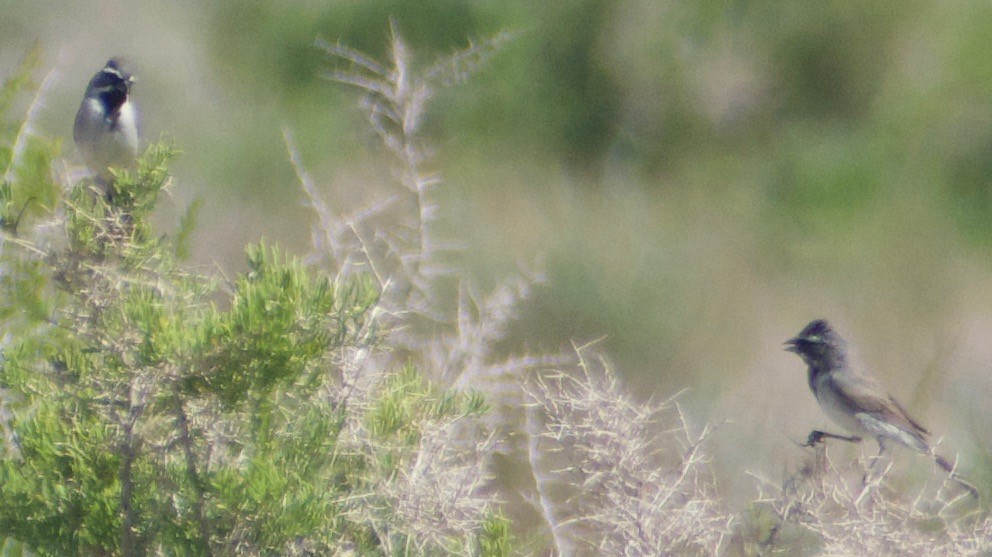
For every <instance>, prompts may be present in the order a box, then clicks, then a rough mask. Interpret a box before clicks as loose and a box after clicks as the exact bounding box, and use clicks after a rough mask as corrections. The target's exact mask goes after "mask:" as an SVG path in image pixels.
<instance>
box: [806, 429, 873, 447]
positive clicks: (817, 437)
mask: <svg viewBox="0 0 992 557" xmlns="http://www.w3.org/2000/svg"><path fill="white" fill-rule="evenodd" d="M824 439H839V440H841V441H847V442H848V443H860V442H861V438H860V437H848V436H847V435H838V434H836V433H828V432H826V431H820V430H818V429H814V430H813V431H811V432H810V433H809V437H807V438H806V443H804V444H803V447H813V446H815V445H816V444H817V443H822V442H823V440H824Z"/></svg>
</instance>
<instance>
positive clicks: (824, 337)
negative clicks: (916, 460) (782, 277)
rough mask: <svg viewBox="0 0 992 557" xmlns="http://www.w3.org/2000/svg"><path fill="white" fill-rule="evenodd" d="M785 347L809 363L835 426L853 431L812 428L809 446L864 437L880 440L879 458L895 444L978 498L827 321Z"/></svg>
mask: <svg viewBox="0 0 992 557" xmlns="http://www.w3.org/2000/svg"><path fill="white" fill-rule="evenodd" d="M785 345H786V348H785V349H786V350H787V351H789V352H794V353H796V354H798V355H799V356H800V357H801V358H802V359H803V361H804V362H805V363H806V366H807V372H808V380H809V388H810V390H811V391H813V396H815V397H816V400H817V402H818V403H819V404H820V408H822V409H823V411H824V413H825V414H826V415H827V416H828V417H829V418H830V419H831V420H833V421H834V422H835V423H837V425H839V426H841V427H843V428H844V429H846V430H848V431H849V432H851V433H853V434H854V435H855V436H853V437H847V436H844V435H837V434H832V433H826V432H823V431H819V430H814V431H813V432H812V433H810V435H809V438H808V439H807V442H806V446H813V445H815V444H817V443H819V442H821V441H822V440H823V439H824V438H833V439H841V440H845V441H851V442H860V441H861V436H862V435H866V436H870V437H874V438H875V440H876V441H877V442H878V457H881V456H882V453H884V452H885V450H886V448H887V444H888V443H889V442H894V443H895V444H897V445H901V446H904V447H907V448H910V449H912V450H914V451H917V452H920V453H923V454H926V455H929V456H931V457H933V459H934V461H935V462H936V463H937V465H938V466H940V468H941V469H943V470H944V471H945V472H947V473H948V474H950V475H951V477H952V478H953V479H954V480H956V481H957V482H958V483H959V484H961V485H962V487H964V488H965V489H966V490H967V491H968V492H969V493H970V494H971V495H972V496H973V497H975V498H977V497H978V491H977V489H976V488H975V487H974V486H973V485H971V484H970V483H968V482H967V481H965V480H964V479H963V478H961V476H959V475H958V474H957V473H956V472H955V471H954V467H953V466H952V465H951V464H950V463H949V462H948V461H947V460H946V459H944V458H943V457H941V456H939V455H937V454H936V453H935V452H934V449H933V446H932V445H931V444H930V441H929V436H930V432H929V431H928V430H927V429H926V428H925V427H923V426H922V425H920V422H918V421H916V420H915V419H913V418H912V417H910V415H909V413H908V412H907V411H906V409H905V407H903V405H902V404H900V403H899V402H898V401H897V400H896V399H895V398H894V397H892V396H891V395H889V394H888V393H887V392H886V391H885V389H884V388H883V387H882V386H881V385H880V384H879V383H878V381H876V380H875V379H874V378H873V377H871V376H870V375H867V374H865V373H859V372H858V371H857V370H855V369H854V367H853V366H852V365H851V363H850V361H849V359H848V353H847V344H846V343H845V342H844V339H842V338H841V336H840V335H839V334H837V332H836V331H835V330H834V329H833V327H831V326H830V324H829V323H827V321H826V320H824V319H817V320H814V321H812V322H811V323H810V324H808V325H806V327H805V328H803V330H802V331H800V332H799V334H798V335H797V336H795V337H794V338H791V339H789V340H787V341H786V342H785ZM878 457H876V458H878ZM876 462H877V460H876Z"/></svg>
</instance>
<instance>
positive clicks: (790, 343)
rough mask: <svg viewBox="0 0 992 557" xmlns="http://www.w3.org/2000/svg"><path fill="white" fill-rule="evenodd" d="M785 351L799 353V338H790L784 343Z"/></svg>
mask: <svg viewBox="0 0 992 557" xmlns="http://www.w3.org/2000/svg"><path fill="white" fill-rule="evenodd" d="M785 351H786V352H796V353H798V352H799V337H796V338H790V339H789V340H787V341H785Z"/></svg>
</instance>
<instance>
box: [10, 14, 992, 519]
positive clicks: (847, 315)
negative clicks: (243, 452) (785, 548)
mask: <svg viewBox="0 0 992 557" xmlns="http://www.w3.org/2000/svg"><path fill="white" fill-rule="evenodd" d="M986 8H987V6H985V5H984V4H982V3H980V2H963V3H956V4H953V5H949V4H946V3H937V2H907V3H899V4H896V3H879V2H873V3H872V2H870V3H860V4H856V5H854V4H850V3H841V2H818V3H781V2H767V1H756V2H740V1H736V2H722V3H721V2H717V3H683V4H676V3H660V2H653V1H650V0H628V1H620V2H612V3H608V2H592V1H585V2H583V1H572V2H563V3H537V2H524V1H519V2H513V1H511V2H489V1H480V2H456V1H453V0H446V1H431V2H404V1H402V0H395V1H384V2H359V3H355V2H344V1H327V2H324V1H308V2H295V3H292V4H286V3H281V2H275V1H251V2H216V3H210V4H202V5H201V4H199V3H192V2H187V3H174V4H170V5H169V6H161V5H158V4H154V5H153V4H152V3H133V4H132V3H123V2H104V3H102V4H101V5H100V6H99V7H97V8H91V7H87V8H82V7H77V6H75V5H74V4H70V3H63V4H62V5H61V6H58V7H56V8H53V7H52V5H51V4H49V5H46V6H45V7H34V6H33V5H30V4H21V5H16V6H4V7H3V10H4V15H5V17H4V18H2V19H0V30H2V31H3V33H2V36H3V37H4V39H3V40H4V41H5V42H4V45H5V47H6V48H5V49H4V51H5V52H7V53H8V54H5V55H4V57H3V58H0V63H2V64H4V69H6V68H8V67H10V68H12V67H13V64H14V61H15V60H18V59H19V58H20V57H21V53H22V52H23V50H24V49H25V46H24V45H27V44H30V42H31V41H32V40H35V39H37V40H39V41H40V43H41V45H42V48H43V51H44V52H45V53H47V54H48V57H47V58H46V62H48V63H50V65H53V66H57V67H58V68H60V75H59V79H58V80H56V82H55V85H54V86H53V89H52V91H51V94H50V95H49V96H48V100H47V102H46V105H45V108H44V110H43V111H42V113H41V115H40V118H41V120H40V124H39V125H40V126H41V127H43V128H45V129H46V130H45V131H48V132H51V135H53V136H62V137H68V136H69V133H68V131H69V127H70V123H71V119H72V114H73V112H74V111H75V108H76V106H77V104H78V100H79V96H80V95H81V94H82V91H83V88H84V86H85V83H86V81H87V80H88V79H89V77H90V75H91V74H92V72H93V71H95V70H96V69H97V68H99V67H100V65H101V64H102V63H103V62H104V61H105V60H106V58H108V57H109V56H110V55H111V54H124V55H126V56H128V57H130V58H131V59H132V60H133V61H134V62H135V63H136V64H137V67H136V68H135V72H136V73H137V74H138V75H139V80H140V81H139V88H138V101H139V103H141V106H142V108H143V115H144V124H145V126H144V128H145V130H146V132H147V134H149V138H150V139H156V138H157V137H158V136H159V134H165V135H166V136H168V137H172V138H175V139H176V141H177V143H178V144H179V145H181V146H182V150H183V154H182V156H181V157H180V158H179V160H178V161H177V165H176V166H175V171H176V175H177V178H176V184H175V186H174V187H173V192H174V195H175V196H176V198H177V199H176V205H177V206H178V207H184V206H185V205H186V202H187V201H188V200H189V199H190V198H192V197H193V196H196V195H199V196H201V197H202V198H203V199H204V203H203V210H202V214H201V216H200V218H199V219H198V220H199V223H200V231H199V232H198V233H197V234H196V235H195V237H194V238H195V241H196V244H195V245H194V246H193V250H192V253H193V257H194V260H195V261H197V262H201V263H207V262H214V261H220V262H221V264H222V265H224V266H227V267H233V268H240V266H242V265H243V263H242V262H241V255H240V254H241V253H242V247H243V245H244V244H246V243H248V242H252V241H256V240H257V239H258V238H259V237H261V236H263V235H265V236H267V237H269V238H275V239H278V240H281V241H282V242H283V243H286V244H289V245H296V246H304V245H306V243H307V241H308V237H307V234H308V232H309V230H308V227H307V226H304V225H301V222H303V219H304V218H310V214H309V213H307V212H305V209H304V208H302V207H301V203H300V202H301V200H302V198H303V196H302V194H301V193H300V190H299V188H298V187H297V186H296V178H295V176H294V173H293V168H292V166H291V165H289V164H288V163H287V161H286V157H285V150H284V148H283V144H282V137H281V135H280V131H281V130H282V129H283V126H286V127H288V128H290V129H292V130H293V134H294V137H295V144H296V145H297V147H298V149H299V151H300V155H301V157H302V159H303V161H304V162H305V163H306V164H307V166H308V168H309V169H310V170H311V172H312V173H313V175H315V176H320V177H323V179H322V180H320V181H319V184H318V186H319V188H321V191H322V193H323V195H324V197H325V199H326V200H327V201H328V204H329V206H330V207H331V208H332V209H333V210H334V212H335V213H336V214H345V213H348V212H349V211H351V210H354V209H356V208H358V207H362V206H363V205H364V204H366V203H368V202H370V201H371V200H373V199H376V197H377V196H378V195H379V194H381V193H382V191H381V190H386V191H387V192H388V191H389V186H381V188H380V187H379V186H376V185H370V184H386V183H388V182H389V180H388V178H389V175H390V174H389V173H390V168H389V167H388V165H387V164H385V163H383V160H382V159H385V157H381V158H380V157H377V156H375V151H374V149H373V154H372V155H370V154H369V151H368V150H367V147H369V146H370V145H372V146H374V145H376V142H375V140H374V138H373V137H372V134H371V133H370V132H368V131H367V128H366V127H365V126H364V124H363V123H362V122H361V118H360V117H359V115H358V113H357V111H356V110H355V109H354V96H353V95H352V94H350V93H349V92H344V91H343V90H342V89H341V88H334V87H331V86H330V85H329V84H328V83H327V82H326V81H325V80H322V79H321V72H323V71H325V70H326V69H327V66H326V60H325V58H324V55H323V53H322V52H321V51H320V50H318V49H316V48H314V46H313V45H314V40H315V39H317V38H323V39H325V40H327V41H330V42H332V43H333V42H335V41H338V40H340V41H342V42H343V43H346V44H348V45H350V46H353V47H356V48H358V49H359V50H362V51H365V52H369V53H370V54H372V55H376V56H378V55H382V54H383V53H385V52H387V51H388V48H389V46H388V45H389V31H388V29H389V24H388V21H389V19H390V18H392V20H393V21H395V23H396V26H397V28H398V29H400V30H401V31H402V33H403V35H404V36H405V37H406V38H407V40H408V42H409V44H410V46H411V49H412V51H413V52H415V53H416V56H417V61H418V62H419V63H421V64H422V65H429V64H430V63H432V62H433V61H434V59H435V57H436V56H437V55H443V54H446V53H449V52H452V51H454V50H457V49H459V48H461V47H463V46H464V45H465V42H466V37H480V38H481V37H487V36H491V35H493V34H494V33H497V32H501V31H511V32H515V33H518V35H517V37H516V39H515V40H514V41H513V42H511V43H510V44H509V45H507V46H506V47H505V48H504V49H503V50H502V51H501V53H500V55H499V56H498V57H496V58H495V59H493V60H492V62H491V63H490V64H489V65H488V67H487V68H486V69H485V71H483V72H480V73H479V74H477V75H476V76H474V77H473V79H472V80H470V81H468V82H466V83H462V84H459V85H457V86H455V87H453V88H450V89H448V90H447V91H446V92H444V93H442V95H441V96H440V97H439V98H438V99H436V102H434V103H433V104H432V105H431V107H430V111H429V112H428V113H427V115H426V118H427V121H426V123H425V130H426V134H427V136H428V137H429V138H430V139H431V140H432V144H433V146H434V147H435V148H436V149H437V152H438V157H437V158H436V159H435V160H434V161H433V162H432V163H431V165H432V169H434V170H437V171H439V172H441V173H443V174H444V176H445V178H446V182H447V184H448V187H447V188H446V189H444V190H442V192H441V193H440V194H439V195H440V196H441V198H442V200H443V203H442V204H441V207H442V210H441V214H440V215H439V221H438V227H439V228H441V229H443V232H444V234H445V235H446V236H447V237H449V238H452V239H457V240H459V241H461V242H462V243H463V244H464V245H466V246H468V248H469V249H468V250H467V251H466V253H467V256H466V257H467V259H468V264H469V266H470V267H471V269H472V271H473V275H474V276H475V277H476V279H477V280H479V281H480V282H482V283H487V282H491V283H494V282H496V281H497V280H498V279H497V277H501V276H504V275H505V273H506V272H507V270H508V269H516V268H517V267H518V266H519V265H521V264H524V265H530V264H531V263H532V262H533V261H534V260H535V259H540V260H541V262H542V265H543V268H544V270H545V271H546V275H547V276H546V282H545V283H544V285H543V286H542V288H541V289H539V290H538V291H537V292H536V293H535V294H534V296H533V297H532V298H531V303H530V304H529V306H528V307H527V308H525V309H524V315H523V319H522V320H520V321H519V322H517V323H516V325H515V326H514V328H513V330H512V331H511V338H509V339H508V340H507V342H506V344H507V345H508V346H513V345H519V344H523V345H525V346H526V347H528V348H530V349H531V350H533V351H535V352H540V351H544V350H554V349H557V348H558V347H560V346H561V345H562V344H564V343H565V342H567V340H569V339H577V340H579V341H580V342H581V341H585V340H588V339H592V338H599V337H601V336H604V335H605V336H606V338H605V339H604V340H603V341H602V343H601V344H600V346H601V347H602V348H603V349H604V350H605V351H606V352H607V353H609V354H610V357H611V358H612V360H613V361H614V362H615V364H616V369H618V370H619V371H620V373H621V374H622V376H623V377H624V379H625V381H626V382H627V384H628V385H629V387H630V388H631V389H632V390H634V391H635V392H637V393H639V394H641V395H643V396H645V397H646V396H649V395H651V394H660V395H661V396H665V397H667V396H668V395H670V394H671V393H674V392H676V391H678V390H681V389H684V388H685V389H689V392H688V393H687V394H686V395H684V396H685V400H686V403H685V405H686V406H685V408H686V411H687V413H688V416H689V421H690V422H693V421H694V422H696V423H697V424H702V423H705V422H709V421H713V422H718V421H720V420H723V419H728V420H731V421H732V423H733V425H732V426H728V427H723V428H720V429H718V430H717V432H716V433H715V434H714V439H715V440H716V441H717V442H716V443H714V445H713V447H712V450H713V452H714V456H715V462H716V468H717V470H718V473H717V478H718V484H720V485H721V487H722V488H724V489H726V490H728V491H729V492H730V493H732V494H735V495H734V496H736V497H738V498H744V499H747V498H749V497H752V496H753V485H752V482H751V480H750V479H749V478H746V477H745V476H743V475H742V474H741V473H740V472H741V470H748V471H768V470H772V471H777V470H779V469H781V468H782V467H783V466H787V465H788V464H789V463H792V462H794V461H795V459H796V454H797V451H798V449H797V448H796V447H795V445H794V444H793V443H792V442H791V440H794V439H803V438H805V435H806V433H808V431H809V429H810V428H812V427H814V426H823V425H826V420H825V418H824V417H823V416H822V414H821V413H820V411H819V409H818V408H817V407H816V405H815V402H814V400H813V398H812V397H811V396H810V395H809V393H808V390H807V387H806V384H805V377H804V374H803V369H802V365H801V363H800V362H799V361H797V360H795V359H794V358H792V357H790V356H789V355H787V354H785V353H783V352H782V351H781V341H782V340H784V339H785V338H788V336H790V335H792V334H794V333H795V331H796V330H798V328H799V327H800V326H801V325H803V324H804V323H806V322H808V321H809V320H810V319H811V318H813V317H829V318H832V319H834V320H838V321H840V322H841V324H842V325H844V326H845V328H846V330H847V331H849V333H848V334H847V335H845V336H847V337H848V338H850V339H851V340H852V341H853V343H854V344H855V345H856V347H858V348H860V349H861V355H862V356H863V359H862V362H863V363H864V365H867V366H870V368H871V369H872V371H873V372H874V373H876V374H877V375H879V376H880V378H881V379H882V381H883V383H884V384H885V385H886V386H887V387H889V388H890V390H891V391H892V392H893V394H895V395H896V396H897V397H898V398H900V399H902V400H905V401H906V402H907V405H908V406H909V408H910V410H911V412H912V413H913V414H914V415H915V416H917V417H919V419H920V420H921V421H922V422H924V423H925V424H926V425H928V426H929V427H930V428H931V429H933V430H934V431H935V432H937V433H938V435H943V436H944V439H945V441H944V445H943V447H942V448H946V449H947V451H951V452H960V454H961V456H962V462H961V465H962V467H963V468H964V471H965V472H966V473H967V472H974V473H973V474H972V476H974V477H975V479H976V482H978V483H979V484H980V485H979V487H980V489H981V488H982V487H984V488H985V489H984V491H988V487H989V486H988V480H987V479H983V478H988V477H989V474H988V473H983V471H986V472H987V470H989V467H990V466H992V446H990V442H989V438H988V433H987V432H988V431H990V430H992V415H990V413H989V411H988V409H987V404H985V399H986V395H987V394H988V393H989V392H992V379H990V378H992V374H990V373H989V371H990V367H992V363H990V362H992V353H990V352H989V350H988V348H987V347H988V345H989V342H988V339H989V338H990V337H992V319H990V318H989V315H992V281H990V280H989V277H990V276H992V275H990V273H992V266H990V265H989V263H988V262H989V260H990V256H992V251H990V248H992V241H990V239H992V140H990V139H992V59H990V58H989V57H988V56H987V52H988V47H989V44H990V42H992V18H990V17H989V16H988V14H987V13H986V12H987V10H986ZM107 29H113V30H115V31H114V32H107ZM121 29H125V30H126V31H124V32H120V30H121ZM13 53H16V54H13ZM8 57H9V58H8ZM8 62H9V63H8ZM6 73H8V72H5V74H6ZM64 151H65V154H66V155H67V156H69V157H70V158H71V157H72V150H71V146H69V147H68V148H67V149H64ZM168 216H169V215H168V214H166V217H165V218H168ZM898 458H899V459H900V460H903V459H905V460H910V461H911V462H913V461H912V460H911V457H909V456H908V455H900V456H899V457H898ZM904 465H905V466H910V467H912V466H915V468H912V470H913V471H915V472H916V473H921V470H922V466H923V465H922V464H918V463H917V464H904ZM983 482H985V485H984V486H983V485H981V484H982V483H983Z"/></svg>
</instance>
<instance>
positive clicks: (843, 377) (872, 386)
mask: <svg viewBox="0 0 992 557" xmlns="http://www.w3.org/2000/svg"><path fill="white" fill-rule="evenodd" d="M830 381H831V382H832V383H833V386H834V387H835V388H836V389H837V392H839V393H840V394H841V396H840V398H841V399H842V400H843V403H844V404H845V405H847V407H848V409H849V410H850V412H851V414H853V415H854V416H855V419H857V420H859V421H860V422H861V423H862V425H863V426H865V427H866V428H867V429H869V430H872V433H874V434H875V435H876V436H882V437H888V438H891V439H895V440H897V441H899V442H901V443H902V444H904V445H907V446H910V447H912V448H916V449H918V450H923V449H921V447H927V446H928V444H927V440H926V436H927V435H928V434H929V433H930V432H929V431H927V430H926V428H924V427H923V426H921V425H920V424H919V422H917V421H916V420H914V419H913V418H911V417H910V416H909V413H908V412H906V409H905V408H903V406H902V405H901V404H899V403H898V402H897V401H896V400H895V399H894V398H892V397H891V396H888V395H887V394H885V390H884V389H883V388H882V387H881V385H879V384H878V382H876V381H875V380H873V379H871V378H869V377H865V376H861V375H855V374H851V373H848V374H839V373H833V374H831V377H830ZM893 427H894V428H897V429H898V430H901V432H903V433H904V434H907V435H909V437H910V438H911V439H906V438H904V436H903V435H899V434H898V432H895V431H892V430H891V428H893Z"/></svg>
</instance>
